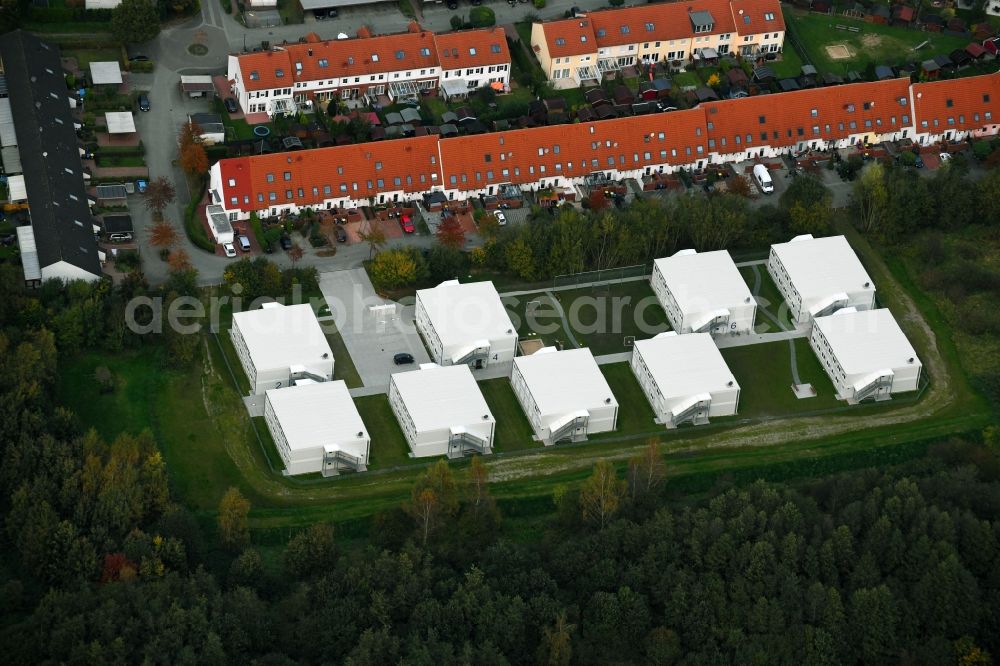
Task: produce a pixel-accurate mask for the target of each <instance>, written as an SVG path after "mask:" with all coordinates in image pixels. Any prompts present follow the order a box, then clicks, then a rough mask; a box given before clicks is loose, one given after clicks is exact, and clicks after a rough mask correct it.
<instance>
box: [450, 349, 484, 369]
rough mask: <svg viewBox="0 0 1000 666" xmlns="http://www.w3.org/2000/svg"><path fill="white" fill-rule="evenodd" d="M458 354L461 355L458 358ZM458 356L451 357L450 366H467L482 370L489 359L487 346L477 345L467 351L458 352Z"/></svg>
mask: <svg viewBox="0 0 1000 666" xmlns="http://www.w3.org/2000/svg"><path fill="white" fill-rule="evenodd" d="M458 354H461V355H460V356H459V355H458ZM458 354H456V355H455V356H452V357H451V364H452V365H463V364H464V365H469V366H472V367H473V368H477V369H478V368H482V367H483V366H485V365H486V361H488V360H489V358H490V346H489V344H486V345H485V346H483V345H478V346H476V347H471V348H468V349H461V350H459V352H458Z"/></svg>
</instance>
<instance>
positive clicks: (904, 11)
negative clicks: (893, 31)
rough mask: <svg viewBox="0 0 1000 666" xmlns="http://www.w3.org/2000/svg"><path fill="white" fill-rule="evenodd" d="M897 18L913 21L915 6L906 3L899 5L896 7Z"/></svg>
mask: <svg viewBox="0 0 1000 666" xmlns="http://www.w3.org/2000/svg"><path fill="white" fill-rule="evenodd" d="M895 14H896V18H897V19H899V20H900V21H912V20H913V7H908V6H906V5H899V6H897V7H896V11H895Z"/></svg>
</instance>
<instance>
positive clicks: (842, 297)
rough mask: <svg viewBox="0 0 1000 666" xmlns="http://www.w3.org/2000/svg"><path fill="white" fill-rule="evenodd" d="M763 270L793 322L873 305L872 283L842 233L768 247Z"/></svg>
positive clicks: (800, 237) (809, 237)
mask: <svg viewBox="0 0 1000 666" xmlns="http://www.w3.org/2000/svg"><path fill="white" fill-rule="evenodd" d="M767 271H768V273H770V274H771V278H772V279H774V283H775V284H776V285H777V286H778V290H779V291H780V292H781V295H782V297H783V298H784V299H785V302H786V303H787V304H788V307H789V308H790V309H791V311H792V317H793V318H794V320H795V321H797V322H803V323H804V322H808V321H810V320H811V319H813V318H814V317H822V316H824V315H828V314H831V313H833V312H836V311H837V310H839V309H840V308H846V307H853V308H856V309H858V310H870V309H872V308H873V307H875V284H874V283H873V282H872V279H871V277H869V276H868V273H867V272H866V271H865V267H864V266H862V265H861V261H860V260H859V259H858V255H856V254H854V250H853V249H851V246H850V244H849V243H848V242H847V239H846V238H844V237H843V236H828V237H826V238H813V237H812V234H805V235H803V236H796V237H795V238H793V239H792V240H790V241H788V242H787V243H778V244H776V245H772V246H771V254H770V256H769V257H768V260H767Z"/></svg>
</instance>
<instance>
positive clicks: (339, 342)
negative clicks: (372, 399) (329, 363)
mask: <svg viewBox="0 0 1000 666" xmlns="http://www.w3.org/2000/svg"><path fill="white" fill-rule="evenodd" d="M326 341H327V342H328V343H329V345H330V350H331V351H332V352H333V378H334V379H343V380H344V383H345V384H347V388H357V387H359V386H363V382H362V381H361V375H359V374H358V369H357V368H355V367H354V361H353V360H352V359H351V354H350V353H349V352H348V351H347V345H345V344H344V338H342V337H341V335H340V333H339V332H338V331H333V332H331V333H327V334H326Z"/></svg>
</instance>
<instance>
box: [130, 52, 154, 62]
mask: <svg viewBox="0 0 1000 666" xmlns="http://www.w3.org/2000/svg"><path fill="white" fill-rule="evenodd" d="M129 62H149V57H148V56H144V55H142V54H141V53H137V54H135V55H134V56H129Z"/></svg>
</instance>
